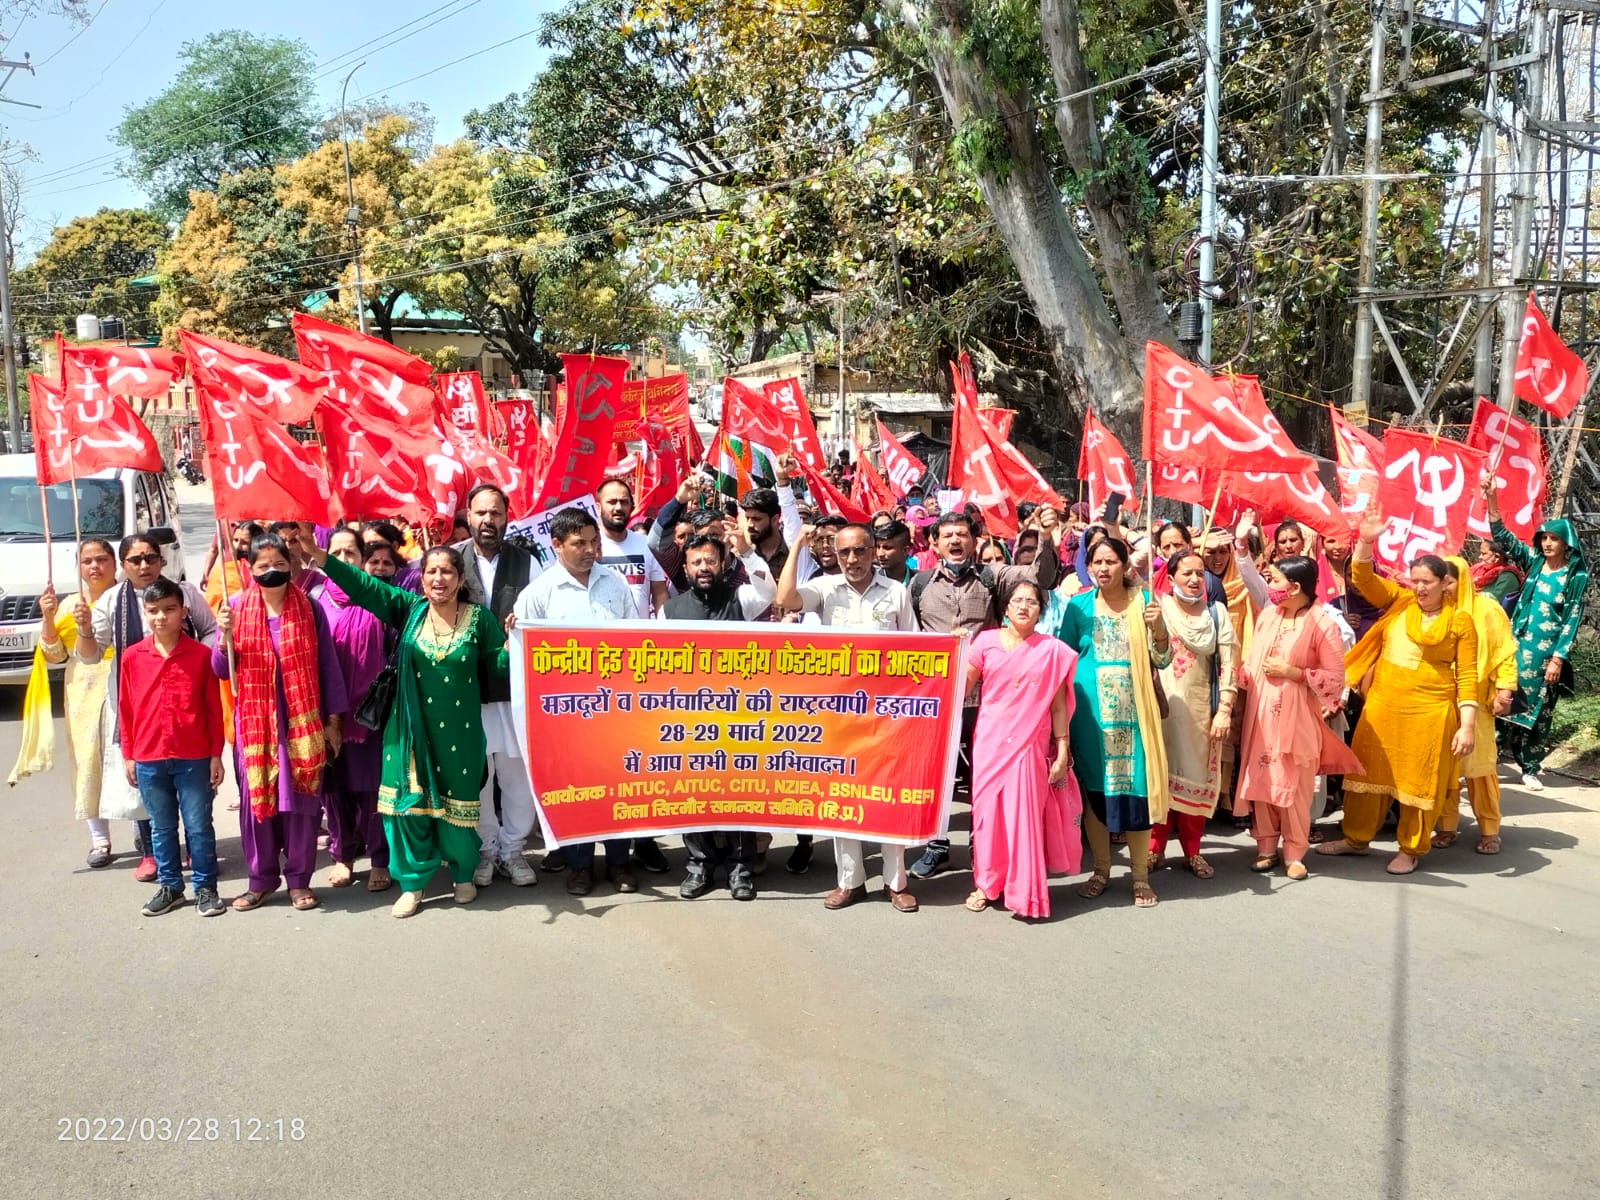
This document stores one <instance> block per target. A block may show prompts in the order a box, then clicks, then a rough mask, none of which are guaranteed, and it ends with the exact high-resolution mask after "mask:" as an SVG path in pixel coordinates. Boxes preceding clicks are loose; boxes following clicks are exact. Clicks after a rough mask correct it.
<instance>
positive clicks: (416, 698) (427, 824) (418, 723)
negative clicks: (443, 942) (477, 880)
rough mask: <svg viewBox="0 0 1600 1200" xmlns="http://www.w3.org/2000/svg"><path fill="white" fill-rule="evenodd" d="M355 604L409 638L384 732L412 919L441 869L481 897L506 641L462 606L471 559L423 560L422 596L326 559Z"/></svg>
mask: <svg viewBox="0 0 1600 1200" xmlns="http://www.w3.org/2000/svg"><path fill="white" fill-rule="evenodd" d="M316 558H317V560H318V562H317V565H318V566H319V567H321V568H322V570H323V571H325V572H326V573H327V576H328V579H329V580H330V581H331V582H332V583H333V584H334V586H335V587H337V588H339V589H340V590H342V591H343V592H344V593H345V595H347V596H349V597H350V601H351V603H352V604H356V605H359V606H360V607H362V608H364V609H366V610H367V611H368V612H370V613H373V614H374V615H375V616H377V617H378V618H379V619H380V620H382V621H384V622H385V623H386V624H389V625H392V626H394V627H395V628H396V629H398V630H400V641H399V644H398V648H397V650H396V655H397V658H396V667H397V674H398V676H399V679H398V684H399V686H398V687H397V688H396V690H395V699H394V707H393V708H392V709H391V710H390V712H389V721H388V724H387V725H386V726H385V727H384V730H383V774H382V781H381V784H380V786H379V788H378V812H379V813H380V814H381V815H382V816H383V827H384V831H385V833H386V834H387V835H388V838H389V873H390V875H392V876H393V877H394V881H395V882H396V883H398V884H399V885H400V888H401V892H400V898H399V899H398V900H396V901H395V904H394V909H393V912H394V915H395V916H397V917H409V916H411V915H412V914H414V913H415V912H416V911H417V908H418V906H419V905H420V904H421V903H422V892H423V889H424V888H426V887H427V886H428V880H430V879H431V878H433V873H434V872H435V871H437V870H438V869H439V867H440V866H441V865H444V866H448V867H449V870H450V878H451V879H452V880H453V881H454V883H455V898H456V903H458V904H466V903H467V902H468V901H470V900H472V899H474V898H475V897H476V896H477V889H476V888H475V887H473V884H472V873H473V871H475V870H476V869H477V867H478V846H479V843H478V792H479V789H480V788H481V787H482V786H483V773H484V764H485V762H486V761H487V759H486V753H485V743H484V736H483V719H482V716H481V715H480V710H481V704H482V701H481V699H480V693H479V686H478V685H479V680H480V679H483V678H486V677H495V678H501V679H503V678H505V675H506V672H507V670H508V661H507V655H506V634H505V630H504V629H502V628H501V627H500V624H499V622H497V621H496V620H495V619H494V616H493V614H491V613H490V612H489V610H488V609H486V608H484V607H482V606H481V605H478V604H472V603H470V602H469V601H466V600H462V599H461V598H460V595H459V593H460V590H461V578H462V573H463V566H462V562H461V556H460V554H458V553H457V552H456V551H455V550H453V549H452V548H450V547H449V546H435V547H434V548H433V549H432V550H429V551H428V552H427V553H426V554H424V555H423V556H422V583H421V586H422V595H420V596H418V595H413V594H412V593H411V592H407V591H403V590H402V589H400V588H397V587H394V586H393V585H392V584H388V583H384V582H383V581H382V580H380V579H374V578H373V577H372V576H370V575H367V574H366V573H365V572H363V571H361V570H360V569H358V568H356V567H352V566H350V565H349V564H347V563H344V562H340V561H339V560H338V559H336V558H330V557H329V556H328V554H327V552H326V551H318V552H317V554H316Z"/></svg>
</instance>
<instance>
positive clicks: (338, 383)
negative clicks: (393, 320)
mask: <svg viewBox="0 0 1600 1200" xmlns="http://www.w3.org/2000/svg"><path fill="white" fill-rule="evenodd" d="M293 320H294V344H295V346H296V348H297V349H298V350H299V353H300V362H301V363H302V364H303V365H304V366H307V367H310V368H312V369H313V370H315V371H320V372H321V373H322V374H323V376H324V377H325V380H326V382H325V384H324V386H325V387H326V388H327V389H328V390H329V391H330V392H331V393H332V395H333V399H334V401H335V403H337V404H338V406H339V407H340V408H343V409H346V410H348V411H349V412H352V413H354V414H355V415H356V416H357V417H359V418H361V419H362V420H374V421H387V422H390V423H391V424H395V425H399V426H402V427H403V428H406V429H412V430H416V431H417V432H426V431H428V430H430V429H432V428H433V418H434V407H435V405H434V394H433V386H432V378H433V368H432V367H430V366H429V365H428V364H427V363H425V362H424V361H423V360H422V359H420V358H417V357H416V356H415V355H412V354H407V353H406V352H405V351H404V350H401V349H399V348H397V347H395V346H391V345H390V344H389V343H388V342H385V341H383V340H381V339H379V338H375V337H368V336H367V335H366V334H364V333H357V332H356V331H355V330H353V329H346V328H345V327H344V326H343V325H333V324H330V323H329V322H327V321H319V320H317V318H315V317H308V316H306V315H305V314H304V313H295V314H294V319H293Z"/></svg>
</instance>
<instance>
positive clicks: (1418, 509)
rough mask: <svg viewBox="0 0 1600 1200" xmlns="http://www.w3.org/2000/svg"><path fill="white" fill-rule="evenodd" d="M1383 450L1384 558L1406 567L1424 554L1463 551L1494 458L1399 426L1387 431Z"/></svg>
mask: <svg viewBox="0 0 1600 1200" xmlns="http://www.w3.org/2000/svg"><path fill="white" fill-rule="evenodd" d="M1383 453H1384V458H1385V463H1384V467H1383V480H1382V482H1381V484H1380V485H1379V488H1378V505H1379V507H1380V508H1382V510H1383V513H1384V515H1385V516H1386V517H1387V518H1388V526H1387V528H1385V529H1384V531H1383V533H1381V534H1380V535H1379V536H1378V543H1377V546H1376V557H1377V559H1378V561H1379V562H1381V563H1383V564H1385V565H1386V566H1389V567H1392V568H1394V567H1404V566H1409V565H1410V563H1411V561H1412V560H1413V559H1414V558H1416V557H1417V556H1418V555H1419V554H1439V555H1445V554H1454V553H1456V552H1457V551H1458V550H1460V549H1461V543H1462V542H1464V541H1465V540H1466V536H1467V521H1468V519H1469V518H1470V517H1471V515H1472V498H1473V496H1475V495H1477V490H1478V489H1477V483H1478V480H1479V479H1481V478H1482V477H1483V467H1484V463H1485V461H1486V460H1487V458H1488V456H1487V455H1486V454H1484V452H1483V451H1481V450H1474V449H1473V448H1472V447H1471V446H1467V445H1463V444H1462V443H1461V442H1452V441H1450V440H1449V439H1448V438H1434V437H1432V436H1430V435H1429V434H1427V433H1422V432H1418V431H1416V430H1412V429H1396V428H1393V427H1391V428H1390V429H1389V431H1388V432H1387V433H1386V434H1384V435H1383Z"/></svg>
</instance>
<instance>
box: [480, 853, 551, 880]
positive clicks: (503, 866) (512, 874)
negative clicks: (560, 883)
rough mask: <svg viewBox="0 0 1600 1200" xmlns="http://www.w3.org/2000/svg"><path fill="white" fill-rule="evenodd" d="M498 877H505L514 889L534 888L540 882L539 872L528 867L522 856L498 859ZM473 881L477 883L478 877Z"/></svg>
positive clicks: (496, 865)
mask: <svg viewBox="0 0 1600 1200" xmlns="http://www.w3.org/2000/svg"><path fill="white" fill-rule="evenodd" d="M494 871H495V874H496V875H503V876H505V877H506V878H507V879H509V880H511V886H512V887H533V886H534V885H535V884H536V883H538V882H539V872H537V871H535V870H534V869H533V868H532V867H530V866H529V865H528V860H527V859H525V858H523V857H522V855H520V854H513V855H512V856H511V857H510V858H497V859H495V860H494ZM472 881H473V882H474V883H477V881H478V879H477V876H476V875H474V876H473V879H472Z"/></svg>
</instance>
